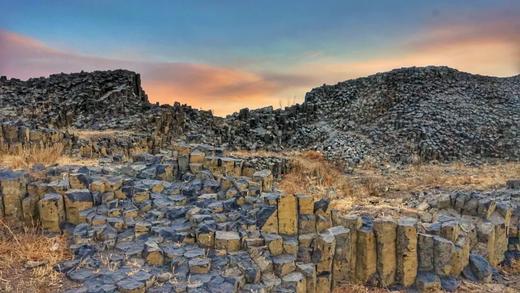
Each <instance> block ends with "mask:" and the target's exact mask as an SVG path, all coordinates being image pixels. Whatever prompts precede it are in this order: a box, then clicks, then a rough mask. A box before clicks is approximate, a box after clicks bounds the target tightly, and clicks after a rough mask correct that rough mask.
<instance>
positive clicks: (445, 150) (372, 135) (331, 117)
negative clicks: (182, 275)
mask: <svg viewBox="0 0 520 293" xmlns="http://www.w3.org/2000/svg"><path fill="white" fill-rule="evenodd" d="M228 120H230V121H233V123H235V124H238V125H239V127H237V128H236V129H237V130H236V132H235V135H237V136H239V137H240V139H236V140H235V142H236V143H235V144H236V145H237V147H245V148H256V147H266V148H271V149H282V148H288V147H289V148H291V147H305V148H313V149H319V150H323V151H324V152H325V153H326V154H327V155H328V157H329V158H334V159H339V160H342V161H345V162H346V163H347V164H349V165H356V164H358V163H359V162H360V161H362V160H364V159H367V158H374V159H376V161H389V162H398V163H410V162H412V161H414V160H425V161H429V160H439V161H450V160H455V159H461V160H470V161H479V160H482V159H489V158H501V159H511V160H517V159H518V158H520V151H519V148H518V147H516V146H518V144H519V143H520V133H519V129H520V76H515V77H510V78H496V77H487V76H479V75H473V74H469V73H464V72H460V71H457V70H455V69H451V68H448V67H422V68H416V67H412V68H403V69H396V70H392V71H390V72H385V73H378V74H375V75H371V76H368V77H364V78H359V79H354V80H348V81H345V82H340V83H338V84H336V85H324V86H322V87H318V88H315V89H313V90H311V91H310V92H308V93H307V94H306V96H305V102H304V103H303V104H302V105H295V106H292V107H288V108H285V110H272V109H260V110H254V111H249V110H242V111H240V112H239V113H235V114H233V115H231V116H229V117H228ZM237 132H238V133H239V134H237ZM253 133H254V134H256V135H253ZM230 143H232V142H231V141H230Z"/></svg>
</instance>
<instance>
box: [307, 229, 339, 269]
mask: <svg viewBox="0 0 520 293" xmlns="http://www.w3.org/2000/svg"><path fill="white" fill-rule="evenodd" d="M335 250H336V239H335V238H334V235H333V234H332V233H331V232H330V231H328V230H327V231H324V232H323V233H320V234H319V236H318V238H316V240H315V243H314V251H313V254H312V260H313V262H314V263H315V264H316V272H317V274H321V273H323V272H329V273H330V272H332V260H333V259H334V252H335Z"/></svg>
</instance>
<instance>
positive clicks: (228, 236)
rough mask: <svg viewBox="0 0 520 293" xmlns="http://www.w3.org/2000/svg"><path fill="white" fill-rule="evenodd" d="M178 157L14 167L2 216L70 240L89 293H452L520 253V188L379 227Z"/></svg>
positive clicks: (183, 149)
mask: <svg viewBox="0 0 520 293" xmlns="http://www.w3.org/2000/svg"><path fill="white" fill-rule="evenodd" d="M176 149H177V151H176V152H175V153H174V154H173V156H165V155H150V154H142V155H139V156H135V157H134V160H133V163H122V164H119V165H111V166H105V167H74V166H71V167H51V168H47V169H39V170H33V171H32V172H13V171H8V170H4V171H2V172H1V174H0V188H1V191H2V193H1V196H0V199H1V200H2V203H3V204H2V205H1V206H2V209H1V215H2V216H3V217H4V218H5V219H6V220H7V221H14V222H23V221H25V222H33V221H35V220H36V221H40V222H41V224H42V227H43V228H44V229H45V230H46V231H48V232H50V233H65V234H66V235H68V236H69V237H70V239H71V243H72V245H71V249H72V251H73V252H74V255H75V258H74V259H73V260H70V261H66V262H64V263H62V264H60V266H58V267H57V268H56V269H58V270H60V271H62V272H65V273H66V274H67V276H68V277H69V278H70V279H71V280H73V281H76V282H79V283H80V284H81V286H82V287H81V289H77V290H85V291H89V290H90V291H92V290H97V289H96V288H98V289H99V288H107V289H111V290H119V291H121V292H123V291H127V292H135V291H133V290H141V291H142V290H148V291H149V292H170V291H171V290H181V291H182V290H199V291H203V292H240V291H251V290H253V291H255V290H261V291H265V292H285V291H287V292H331V290H332V289H333V288H336V287H338V286H340V285H342V284H345V283H347V282H350V283H358V284H368V285H375V286H381V287H387V288H392V287H395V288H399V287H416V288H418V289H420V290H422V291H427V290H433V289H439V288H444V289H445V290H449V291H451V290H453V289H454V288H456V287H457V286H458V283H459V280H460V278H461V277H464V278H468V279H471V280H474V281H484V282H488V281H490V280H491V277H492V270H493V267H496V266H497V265H498V264H499V263H501V262H502V261H503V260H504V258H505V256H506V255H507V254H508V253H515V252H518V251H519V250H520V249H519V246H518V243H519V240H520V235H519V225H520V223H519V217H518V216H519V215H518V209H519V208H520V204H519V202H518V195H519V194H520V190H519V189H514V184H510V186H511V187H510V188H506V189H504V190H500V191H495V192H494V193H491V194H482V193H453V194H448V195H445V194H439V195H437V196H432V197H430V198H428V199H427V202H428V206H429V207H428V208H423V209H422V212H419V213H418V214H417V217H415V218H411V217H410V216H400V217H398V216H394V217H391V216H384V215H382V216H377V215H376V216H372V215H368V214H359V213H355V212H352V213H345V212H340V211H337V210H331V209H330V205H329V202H328V201H327V200H324V199H320V200H314V199H313V198H312V197H310V196H308V195H304V194H298V195H293V194H286V193H281V192H279V191H277V190H274V189H273V180H274V178H273V176H272V174H271V171H270V170H268V169H267V170H264V171H261V172H255V173H254V175H253V176H252V177H248V176H243V174H241V173H240V172H238V171H236V168H235V166H236V165H237V164H240V161H239V160H236V159H227V158H223V157H219V155H218V154H216V153H213V154H211V153H206V152H204V151H202V150H203V149H204V148H200V147H199V148H197V147H196V146H189V145H179V146H177V148H176ZM186 154H187V160H186V161H185V162H183V159H182V158H183V156H185V155H186ZM215 161H217V162H218V161H221V163H216V164H215V163H214V162H215ZM189 162H192V163H189ZM223 162H233V167H231V165H228V164H225V163H223ZM183 164H186V166H185V167H184V169H183V168H181V165H183ZM190 164H192V166H190ZM193 164H200V166H198V165H197V166H196V167H194V166H193ZM181 169H183V170H184V171H181ZM210 169H211V170H212V171H210ZM242 170H243V169H242ZM420 200H421V198H418V199H416V201H415V202H417V201H420ZM462 201H463V202H464V204H461V202H462ZM472 202H477V203H476V204H473V203H472ZM413 203H414V201H411V202H410V203H409V205H411V204H413ZM423 206H424V205H423ZM426 211H427V212H429V213H431V214H432V216H431V217H429V218H430V219H431V220H430V221H425V220H422V219H421V218H423V217H424V215H423V214H421V213H425V212H426ZM424 218H428V217H424ZM318 219H319V220H318ZM107 255H108V256H109V257H108V259H107V258H106V257H107Z"/></svg>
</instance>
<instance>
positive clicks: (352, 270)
mask: <svg viewBox="0 0 520 293" xmlns="http://www.w3.org/2000/svg"><path fill="white" fill-rule="evenodd" d="M343 222H344V226H345V227H346V228H348V229H349V230H350V231H351V235H350V236H351V241H352V245H351V246H350V251H349V252H347V254H348V259H349V269H348V273H347V278H348V280H349V281H350V282H354V281H356V263H357V234H358V233H357V230H358V229H359V228H361V225H362V224H363V222H362V220H361V217H358V216H356V215H346V216H345V217H343Z"/></svg>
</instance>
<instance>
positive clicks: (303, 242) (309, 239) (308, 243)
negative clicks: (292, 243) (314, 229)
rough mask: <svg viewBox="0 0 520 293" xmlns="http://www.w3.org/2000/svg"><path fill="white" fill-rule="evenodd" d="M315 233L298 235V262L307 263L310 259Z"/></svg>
mask: <svg viewBox="0 0 520 293" xmlns="http://www.w3.org/2000/svg"><path fill="white" fill-rule="evenodd" d="M316 237H317V234H314V233H311V234H302V235H300V236H298V244H299V245H298V254H297V259H298V261H300V262H304V263H309V262H311V261H312V258H311V256H312V252H313V246H314V245H313V244H314V239H316Z"/></svg>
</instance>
